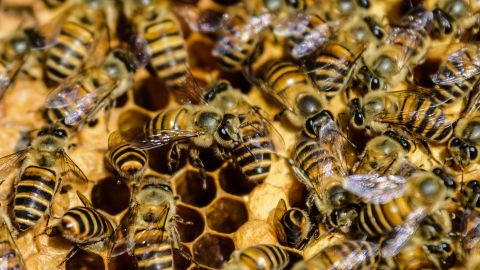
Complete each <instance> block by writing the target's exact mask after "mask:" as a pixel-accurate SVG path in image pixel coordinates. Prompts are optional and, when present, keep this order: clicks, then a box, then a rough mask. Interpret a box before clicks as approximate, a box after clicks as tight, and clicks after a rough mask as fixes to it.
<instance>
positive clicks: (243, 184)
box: [218, 163, 256, 196]
mask: <svg viewBox="0 0 480 270" xmlns="http://www.w3.org/2000/svg"><path fill="white" fill-rule="evenodd" d="M218 179H219V181H220V186H221V187H222V189H223V190H225V191H226V192H228V193H230V194H233V195H240V196H242V195H247V194H248V193H250V191H252V190H253V188H254V187H255V186H256V184H255V183H253V182H250V181H248V178H247V177H245V175H244V174H243V173H242V171H241V170H240V169H239V168H238V167H236V166H234V165H233V164H231V163H229V164H228V165H227V166H225V167H223V168H222V169H221V170H220V173H219V175H218Z"/></svg>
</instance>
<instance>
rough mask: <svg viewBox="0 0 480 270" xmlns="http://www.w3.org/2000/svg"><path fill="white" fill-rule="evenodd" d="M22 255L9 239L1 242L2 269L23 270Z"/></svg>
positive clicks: (0, 262)
mask: <svg viewBox="0 0 480 270" xmlns="http://www.w3.org/2000/svg"><path fill="white" fill-rule="evenodd" d="M20 256H21V254H20V253H19V252H18V250H17V249H16V248H15V247H14V246H13V245H12V244H11V243H10V241H9V240H8V239H5V240H3V241H1V242H0V269H1V270H22V265H21V258H20Z"/></svg>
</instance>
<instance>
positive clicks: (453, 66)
mask: <svg viewBox="0 0 480 270" xmlns="http://www.w3.org/2000/svg"><path fill="white" fill-rule="evenodd" d="M467 46H475V47H476V48H475V51H476V52H477V53H480V51H479V50H480V46H479V45H478V44H477V45H467ZM469 49H470V48H468V47H463V48H461V49H459V50H458V51H455V52H453V53H452V54H451V55H450V56H448V58H447V61H445V62H444V63H443V64H442V65H440V67H439V68H438V71H437V73H436V74H435V75H433V77H432V81H433V82H434V83H435V84H439V85H450V84H453V83H460V82H463V81H465V80H468V79H470V78H472V77H474V76H476V75H477V74H479V73H480V59H478V57H471V56H470V52H469Z"/></svg>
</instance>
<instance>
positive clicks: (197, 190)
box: [175, 170, 217, 207]
mask: <svg viewBox="0 0 480 270" xmlns="http://www.w3.org/2000/svg"><path fill="white" fill-rule="evenodd" d="M205 181H206V183H207V186H206V189H204V188H203V179H202V177H201V176H200V173H199V172H198V171H193V170H188V171H187V172H186V173H184V175H182V177H181V178H179V179H177V181H176V184H175V187H176V192H177V194H178V195H180V200H181V201H182V202H184V203H186V204H189V205H193V206H197V207H204V206H207V205H208V204H209V203H210V202H211V201H213V199H214V198H215V195H216V194H217V189H216V187H215V182H214V180H213V178H212V177H211V176H210V175H207V177H206V179H205Z"/></svg>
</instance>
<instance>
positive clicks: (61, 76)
mask: <svg viewBox="0 0 480 270" xmlns="http://www.w3.org/2000/svg"><path fill="white" fill-rule="evenodd" d="M87 2H88V1H87ZM59 17H60V18H56V19H55V20H54V23H52V25H53V27H55V30H54V31H53V32H55V33H56V32H57V30H56V28H58V29H59V30H58V32H59V34H58V35H55V34H52V36H55V42H54V43H53V45H52V46H51V47H49V48H47V50H46V54H47V56H46V61H45V77H46V82H47V84H48V85H49V86H56V85H59V84H60V83H62V82H64V81H65V80H67V79H69V78H71V77H73V76H74V75H76V74H77V73H78V72H79V71H80V69H82V68H83V67H84V66H85V65H86V64H88V63H96V62H97V61H98V59H97V58H98V57H99V55H98V54H103V49H104V48H105V46H104V45H106V44H105V43H102V42H104V40H105V35H106V34H107V33H108V30H107V28H108V27H107V22H106V20H105V18H106V15H105V13H104V11H103V9H102V8H101V5H97V1H92V2H91V3H86V2H85V3H84V2H83V1H82V2H81V3H79V4H78V5H77V4H76V5H72V6H71V7H70V8H69V9H68V10H67V11H66V12H64V13H63V14H61V15H60V16H59ZM44 27H45V28H47V27H50V25H47V26H44ZM44 31H47V30H44Z"/></svg>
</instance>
